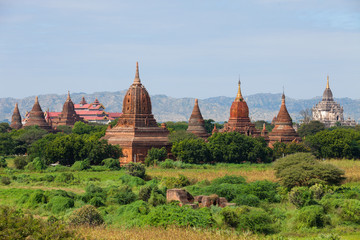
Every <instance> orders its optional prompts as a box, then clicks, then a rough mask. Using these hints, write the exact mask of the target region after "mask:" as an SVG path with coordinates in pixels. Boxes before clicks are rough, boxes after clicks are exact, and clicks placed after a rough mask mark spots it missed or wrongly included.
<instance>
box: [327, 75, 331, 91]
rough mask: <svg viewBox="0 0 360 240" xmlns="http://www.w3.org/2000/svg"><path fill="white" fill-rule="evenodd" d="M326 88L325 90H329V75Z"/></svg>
mask: <svg viewBox="0 0 360 240" xmlns="http://www.w3.org/2000/svg"><path fill="white" fill-rule="evenodd" d="M326 88H327V89H330V84H329V75H327V83H326Z"/></svg>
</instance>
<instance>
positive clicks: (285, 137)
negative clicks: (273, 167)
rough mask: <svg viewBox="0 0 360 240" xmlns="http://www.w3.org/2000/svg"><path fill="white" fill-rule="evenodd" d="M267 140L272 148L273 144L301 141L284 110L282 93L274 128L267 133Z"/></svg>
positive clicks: (287, 113)
mask: <svg viewBox="0 0 360 240" xmlns="http://www.w3.org/2000/svg"><path fill="white" fill-rule="evenodd" d="M269 140H270V142H269V146H270V147H272V145H273V144H274V143H275V142H284V143H290V142H299V141H301V138H300V137H299V135H298V134H297V133H296V131H295V130H294V128H293V124H292V119H291V117H290V114H289V112H288V111H287V109H286V105H285V94H284V93H283V95H282V97H281V106H280V111H279V113H278V115H277V117H276V120H275V127H274V129H273V130H272V131H271V132H270V133H269Z"/></svg>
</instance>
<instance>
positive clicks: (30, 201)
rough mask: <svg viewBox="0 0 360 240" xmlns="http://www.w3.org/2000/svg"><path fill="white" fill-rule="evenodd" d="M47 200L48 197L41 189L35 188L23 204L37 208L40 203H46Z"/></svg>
mask: <svg viewBox="0 0 360 240" xmlns="http://www.w3.org/2000/svg"><path fill="white" fill-rule="evenodd" d="M47 202H48V197H47V196H46V195H45V192H44V191H43V190H40V189H38V190H36V191H34V192H33V193H31V194H30V196H29V198H27V200H26V202H24V203H25V206H26V207H28V208H32V209H34V208H37V207H38V206H39V205H41V204H46V203H47Z"/></svg>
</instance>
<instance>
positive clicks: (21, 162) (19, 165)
mask: <svg viewBox="0 0 360 240" xmlns="http://www.w3.org/2000/svg"><path fill="white" fill-rule="evenodd" d="M27 164H28V157H26V156H17V157H15V158H14V165H15V168H16V169H24V167H25V166H26V165H27Z"/></svg>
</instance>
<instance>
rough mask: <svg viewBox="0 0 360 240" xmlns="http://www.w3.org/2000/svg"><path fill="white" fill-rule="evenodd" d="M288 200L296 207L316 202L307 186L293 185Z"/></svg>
mask: <svg viewBox="0 0 360 240" xmlns="http://www.w3.org/2000/svg"><path fill="white" fill-rule="evenodd" d="M289 201H290V202H291V203H292V204H294V205H295V207H297V208H302V207H304V206H309V205H313V204H316V201H315V200H314V198H313V193H312V192H311V191H310V190H309V189H308V188H307V187H295V188H293V189H291V191H290V192H289Z"/></svg>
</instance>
